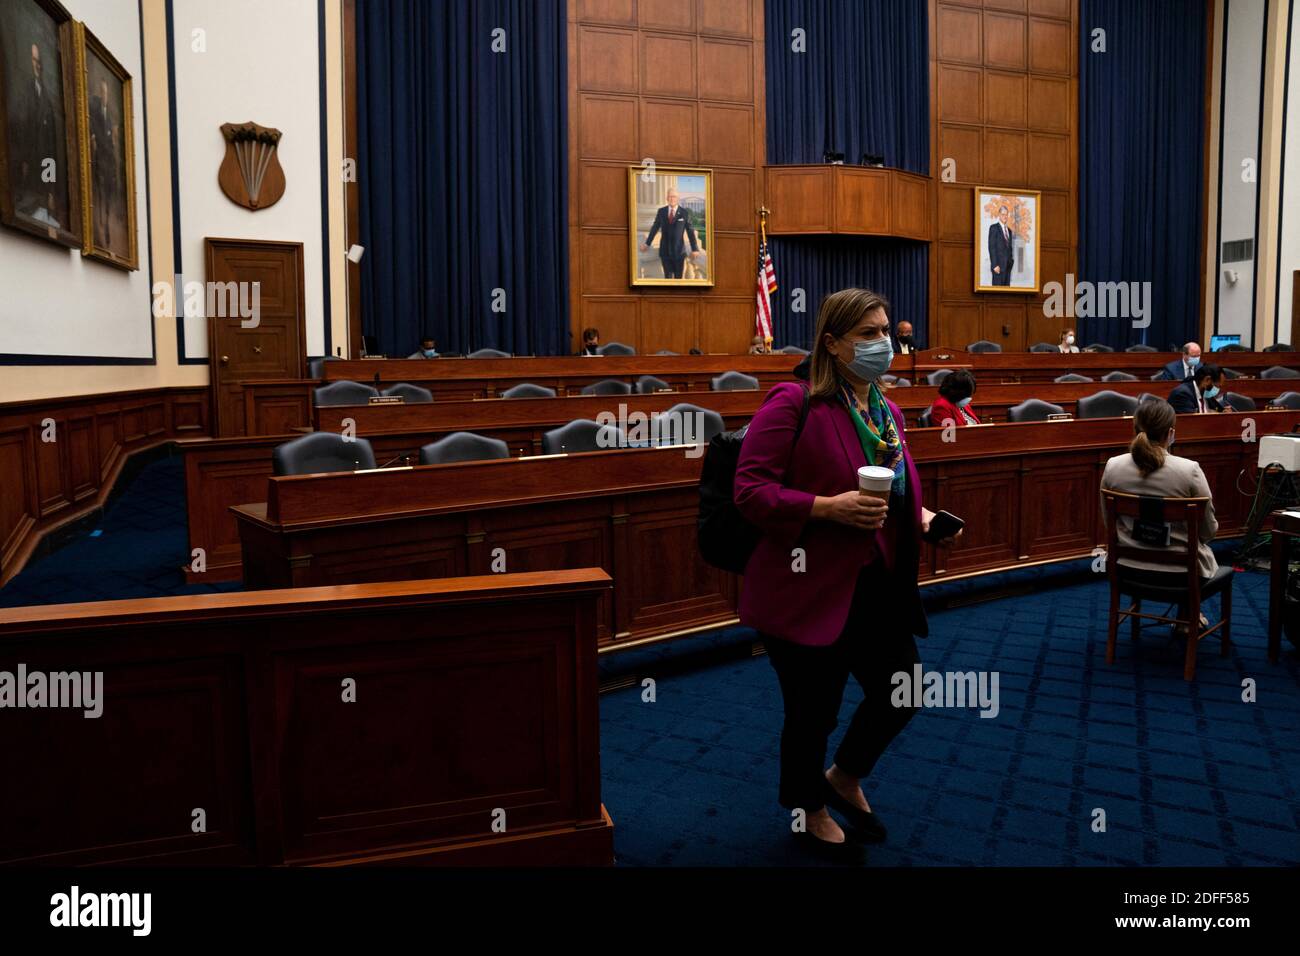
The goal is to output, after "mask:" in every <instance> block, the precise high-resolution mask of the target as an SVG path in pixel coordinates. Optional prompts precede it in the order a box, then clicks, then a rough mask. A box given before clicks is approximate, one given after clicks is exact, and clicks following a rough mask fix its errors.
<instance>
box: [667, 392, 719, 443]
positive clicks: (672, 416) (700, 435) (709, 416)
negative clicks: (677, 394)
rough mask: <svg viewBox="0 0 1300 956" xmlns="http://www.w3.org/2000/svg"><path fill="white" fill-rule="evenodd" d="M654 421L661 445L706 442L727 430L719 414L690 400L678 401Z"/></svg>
mask: <svg viewBox="0 0 1300 956" xmlns="http://www.w3.org/2000/svg"><path fill="white" fill-rule="evenodd" d="M656 421H657V422H658V426H657V427H658V429H659V444H661V445H684V444H688V443H689V444H707V443H708V442H709V441H710V440H712V438H713V436H714V435H719V434H721V433H722V432H724V431H726V430H727V425H726V422H725V421H723V418H722V416H721V415H719V414H718V413H717V412H715V411H713V410H712V409H710V408H701V407H700V406H699V405H692V404H691V403H690V402H678V403H677V404H676V405H674V406H673V407H672V408H670V409H668V410H666V411H664V412H662V413H661V414H659V415H658V416H656Z"/></svg>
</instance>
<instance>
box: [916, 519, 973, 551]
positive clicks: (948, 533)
mask: <svg viewBox="0 0 1300 956" xmlns="http://www.w3.org/2000/svg"><path fill="white" fill-rule="evenodd" d="M964 527H966V522H965V521H962V520H961V518H958V517H957V516H956V515H955V514H953V513H952V512H950V511H936V512H935V515H934V517H933V518H931V519H930V530H929V531H927V532H925V533H924V534H922V535H921V539H922V540H923V541H928V542H929V543H930V544H938V543H939V542H940V541H942V540H943V539H944V538H951V537H952V536H953V535H955V534H956V533H957V532H958V531H960V530H961V529H962V528H964Z"/></svg>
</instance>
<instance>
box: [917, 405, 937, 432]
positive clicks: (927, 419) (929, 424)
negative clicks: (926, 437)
mask: <svg viewBox="0 0 1300 956" xmlns="http://www.w3.org/2000/svg"><path fill="white" fill-rule="evenodd" d="M916 424H917V427H918V428H933V427H934V421H933V419H932V418H931V416H930V409H928V408H927V409H926V410H925V411H923V412H922V413H921V414H920V415H917V416H916Z"/></svg>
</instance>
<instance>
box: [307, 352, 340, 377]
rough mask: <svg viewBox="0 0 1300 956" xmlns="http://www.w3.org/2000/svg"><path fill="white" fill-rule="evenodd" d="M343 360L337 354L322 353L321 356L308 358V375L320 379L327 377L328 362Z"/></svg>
mask: <svg viewBox="0 0 1300 956" xmlns="http://www.w3.org/2000/svg"><path fill="white" fill-rule="evenodd" d="M341 361H343V360H342V359H341V358H339V357H338V356H337V355H322V356H321V357H320V358H314V359H308V360H307V377H308V378H314V379H317V380H320V379H322V378H324V377H325V363H326V362H341Z"/></svg>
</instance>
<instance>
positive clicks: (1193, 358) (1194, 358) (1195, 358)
mask: <svg viewBox="0 0 1300 956" xmlns="http://www.w3.org/2000/svg"><path fill="white" fill-rule="evenodd" d="M1187 364H1188V365H1189V366H1191V367H1192V368H1195V367H1196V366H1198V365H1200V364H1201V357H1200V356H1199V355H1189V356H1187Z"/></svg>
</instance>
